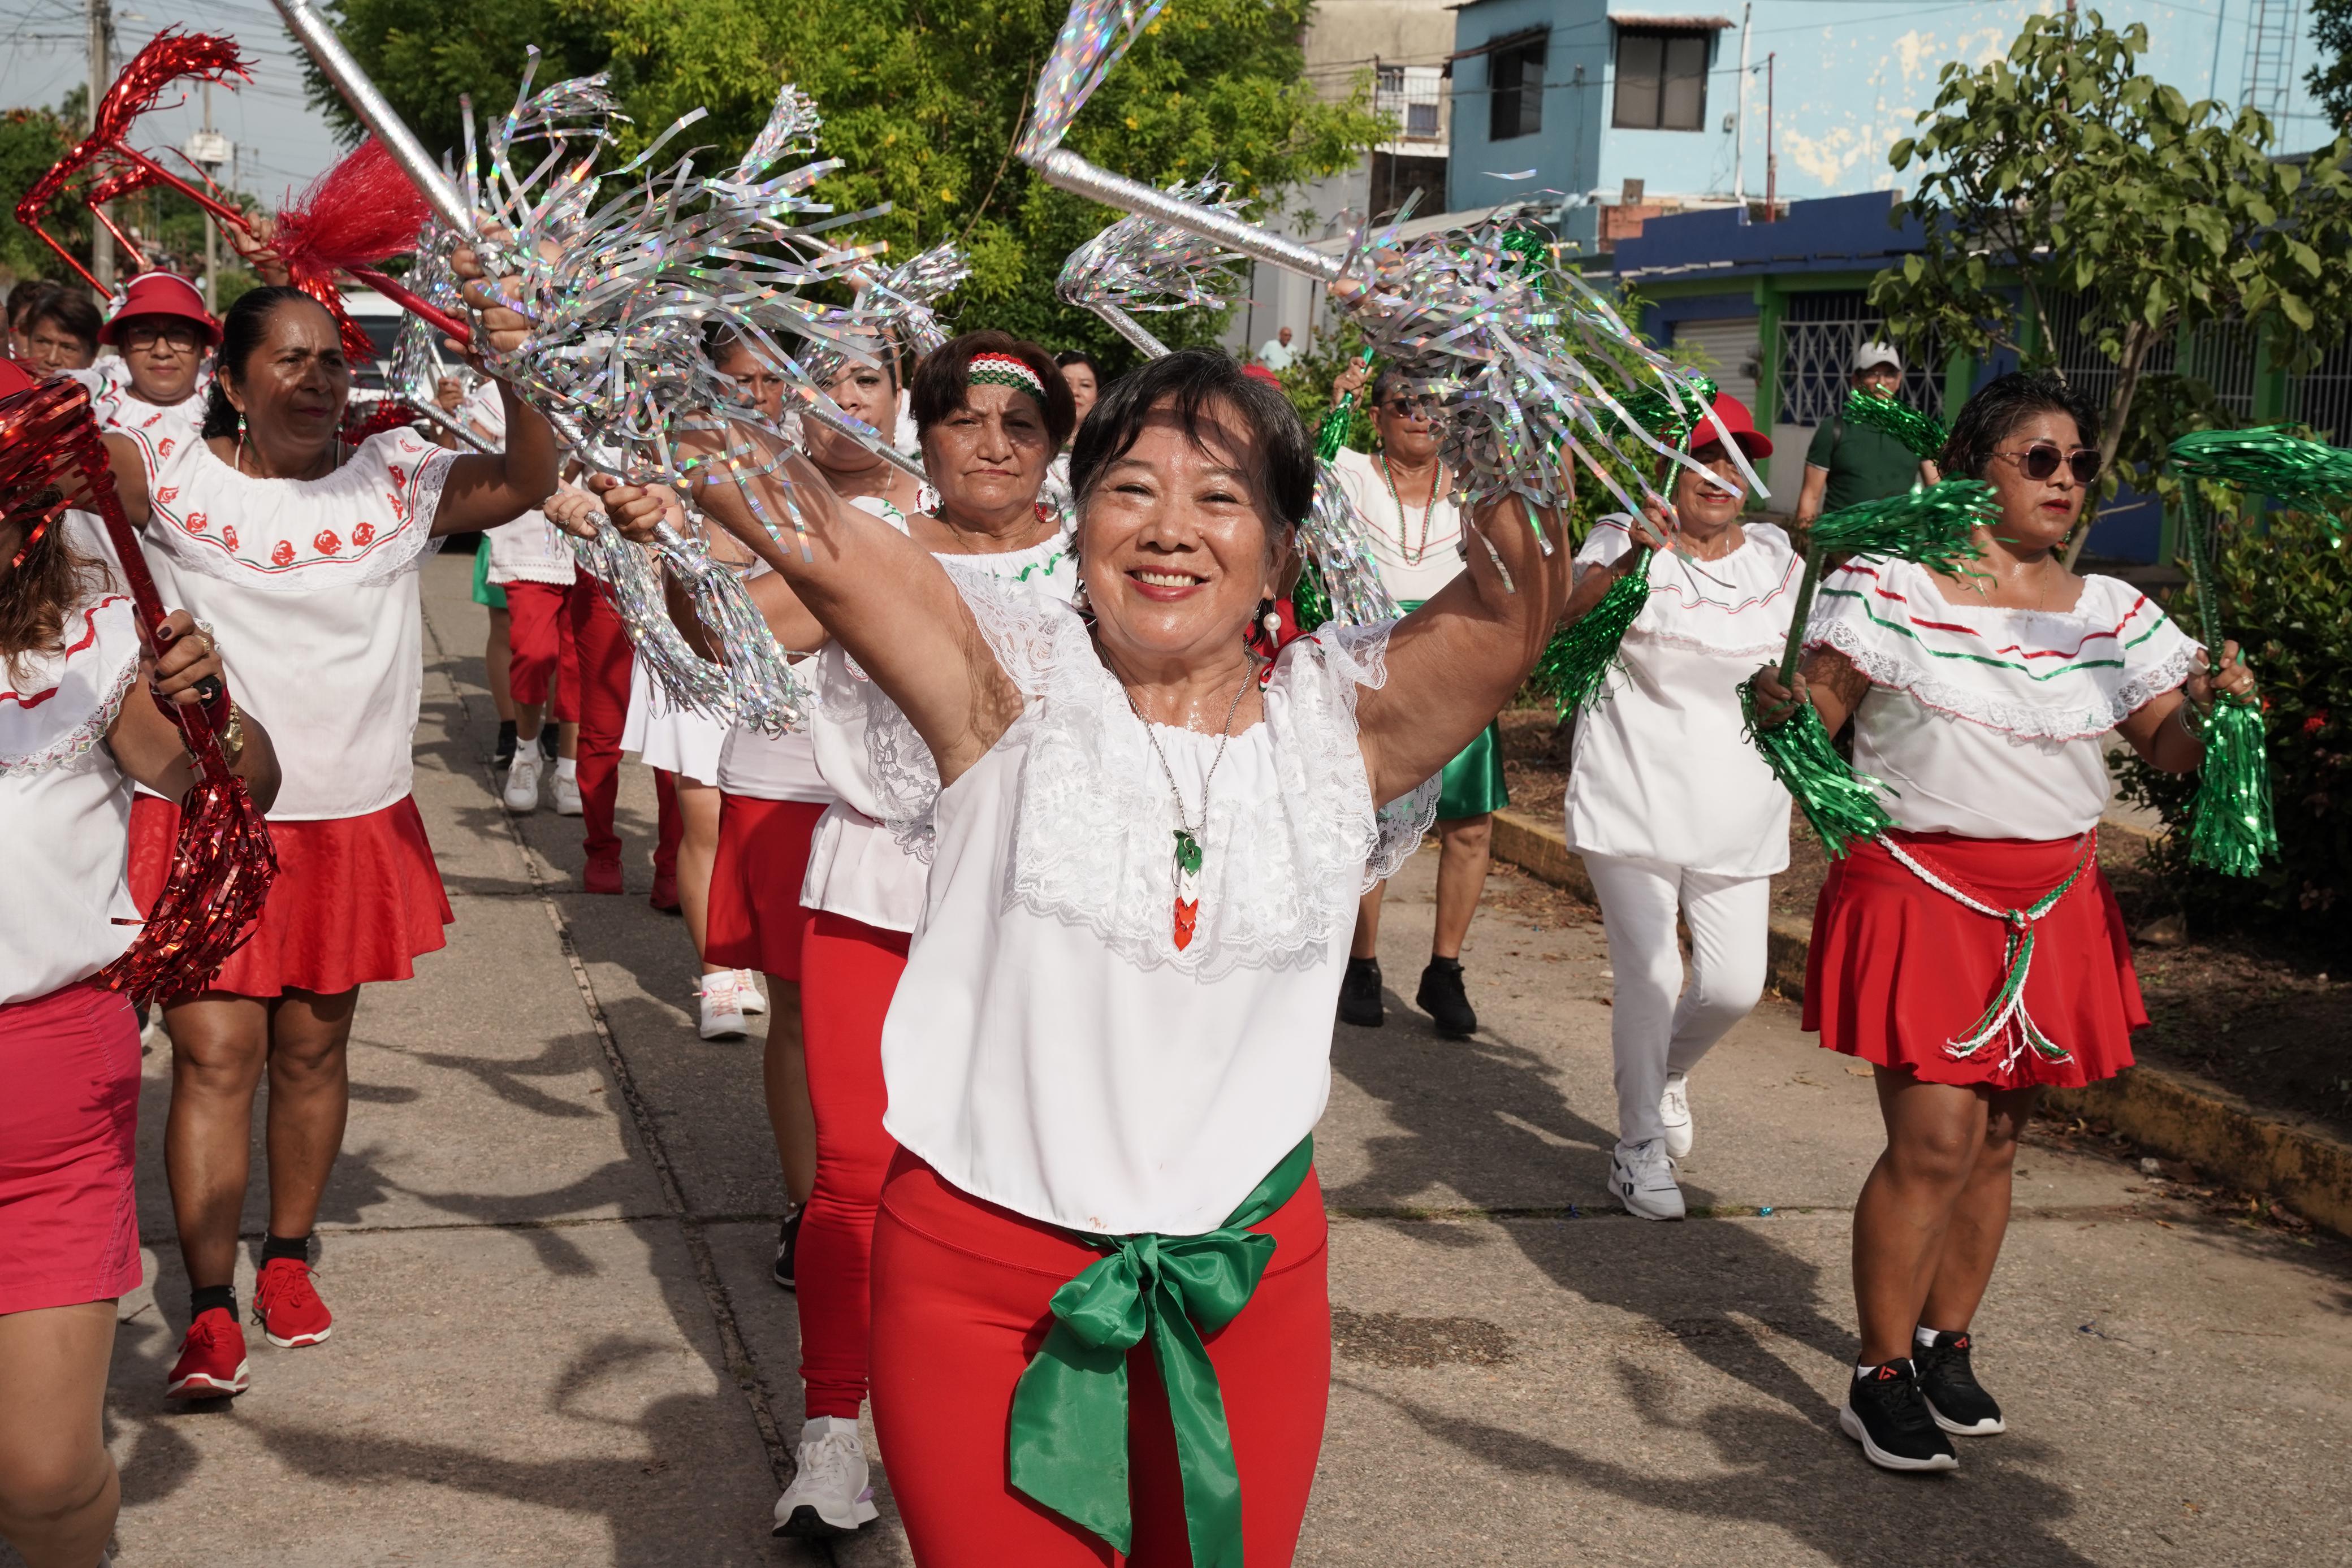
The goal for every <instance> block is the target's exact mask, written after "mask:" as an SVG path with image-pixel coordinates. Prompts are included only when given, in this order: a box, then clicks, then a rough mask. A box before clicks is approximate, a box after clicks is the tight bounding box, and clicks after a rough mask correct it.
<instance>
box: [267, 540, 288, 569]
mask: <svg viewBox="0 0 2352 1568" xmlns="http://www.w3.org/2000/svg"><path fill="white" fill-rule="evenodd" d="M269 559H270V562H271V564H273V565H276V566H291V565H293V564H294V546H293V545H292V544H291V543H290V542H289V541H288V540H285V539H279V540H278V548H277V549H273V550H271V551H270V552H269Z"/></svg>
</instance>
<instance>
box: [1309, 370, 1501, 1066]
mask: <svg viewBox="0 0 2352 1568" xmlns="http://www.w3.org/2000/svg"><path fill="white" fill-rule="evenodd" d="M1369 373H1370V372H1369V371H1367V370H1366V369H1365V367H1363V366H1362V365H1351V366H1349V368H1348V369H1347V370H1345V371H1341V372H1340V373H1339V377H1338V378H1337V379H1336V380H1335V381H1334V382H1332V385H1331V400H1332V402H1335V403H1336V402H1339V399H1340V398H1342V397H1344V396H1346V395H1347V394H1349V393H1350V392H1355V391H1357V390H1359V389H1360V388H1361V387H1362V386H1363V384H1364V378H1365V377H1366V375H1367V374H1369ZM1370 403H1371V414H1372V433H1373V434H1374V435H1376V436H1377V437H1378V438H1379V449H1378V450H1377V451H1375V452H1372V453H1370V455H1367V454H1365V453H1361V452H1350V451H1344V450H1343V451H1342V452H1341V453H1340V454H1339V457H1338V458H1337V459H1336V460H1335V462H1334V466H1335V467H1336V468H1338V470H1339V484H1340V486H1341V487H1342V488H1343V489H1345V490H1346V491H1347V492H1348V499H1349V502H1350V503H1351V504H1352V505H1353V506H1354V507H1355V508H1356V512H1357V515H1358V516H1359V517H1362V518H1363V520H1364V529H1365V532H1366V533H1367V534H1368V535H1369V536H1370V538H1371V542H1372V564H1373V565H1374V566H1375V567H1376V568H1377V569H1378V570H1379V571H1380V574H1381V583H1382V584H1383V585H1384V586H1385V587H1386V588H1387V589H1388V591H1389V592H1390V594H1391V596H1392V597H1394V598H1395V600H1396V601H1397V608H1398V609H1400V610H1402V611H1405V612H1412V611H1415V610H1418V609H1420V608H1421V607H1422V606H1423V604H1425V603H1427V602H1428V601H1430V600H1431V599H1432V598H1433V597H1434V596H1435V595H1436V593H1437V591H1438V590H1439V589H1441V588H1444V586H1445V585H1446V584H1447V583H1449V582H1451V581H1453V580H1454V579H1455V578H1456V577H1458V576H1460V575H1461V573H1462V571H1463V569H1464V567H1465V565H1466V564H1467V559H1468V558H1467V557H1466V556H1465V555H1464V553H1463V543H1464V541H1463V535H1462V516H1461V514H1460V513H1459V512H1458V511H1456V510H1455V509H1454V500H1453V497H1452V496H1451V495H1450V494H1449V492H1450V491H1451V490H1452V489H1453V487H1454V486H1453V476H1452V475H1451V474H1450V473H1448V472H1447V470H1446V466H1445V464H1444V460H1443V459H1442V458H1440V457H1439V456H1438V455H1437V444H1438V440H1439V437H1440V436H1441V435H1442V434H1444V432H1443V431H1441V430H1440V429H1439V428H1438V425H1437V422H1436V419H1435V418H1434V410H1433V407H1432V405H1431V404H1430V403H1429V402H1427V401H1426V400H1425V399H1423V398H1418V397H1414V396H1412V395H1411V394H1410V393H1409V392H1407V390H1406V387H1405V383H1404V380H1403V378H1402V377H1401V376H1399V375H1398V374H1397V373H1396V372H1395V371H1390V370H1383V371H1381V372H1380V374H1379V375H1378V376H1377V377H1374V378H1373V380H1372V390H1371V398H1370ZM1443 791H1444V792H1443V794H1442V795H1441V796H1440V798H1439V800H1438V802H1437V841H1438V859H1437V925H1436V929H1435V931H1434V932H1433V934H1432V936H1431V938H1430V944H1429V964H1428V967H1425V968H1423V970H1422V972H1421V984H1420V986H1419V988H1417V989H1416V990H1415V991H1414V993H1413V1004H1414V1005H1415V1006H1416V1007H1419V1008H1420V1009H1422V1010H1423V1012H1426V1013H1427V1014H1429V1017H1430V1020H1431V1021H1432V1022H1433V1023H1434V1024H1435V1025H1436V1026H1437V1032H1438V1033H1439V1034H1441V1035H1443V1036H1444V1037H1445V1038H1446V1039H1448V1040H1467V1039H1469V1038H1470V1037H1471V1036H1472V1035H1473V1034H1475V1033H1476V1032H1477V1030H1478V1014H1477V1012H1476V1010H1475V1009H1473V1008H1472V1007H1471V1006H1470V998H1469V996H1468V994H1467V992H1465V989H1464V988H1463V984H1462V940H1463V938H1464V937H1465V936H1468V935H1469V933H1470V917H1471V916H1472V915H1475V914H1476V913H1477V912H1478V897H1479V894H1482V893H1483V892H1485V891H1486V865H1487V853H1488V847H1489V845H1490V843H1491V842H1492V835H1493V831H1494V813H1495V811H1496V810H1498V809H1499V808H1501V807H1504V806H1507V805H1509V804H1510V797H1509V795H1508V794H1507V793H1506V792H1505V790H1504V788H1503V739H1502V731H1501V729H1500V728H1499V727H1497V726H1496V725H1493V724H1490V725H1488V726H1487V727H1486V728H1485V729H1483V730H1481V731H1479V733H1478V737H1477V738H1476V739H1475V740H1473V741H1472V742H1471V743H1470V744H1469V745H1468V746H1467V747H1465V748H1464V749H1463V752H1462V755H1460V756H1459V757H1456V758H1454V760H1453V761H1451V762H1449V763H1447V764H1446V765H1445V773H1444V780H1443ZM1380 936H1381V889H1380V888H1378V887H1375V888H1373V889H1372V891H1371V892H1370V893H1368V894H1364V900H1363V904H1362V906H1361V907H1360V909H1359V910H1358V912H1357V915H1356V936H1355V940H1354V942H1353V943H1351V944H1350V945H1349V957H1348V974H1347V978H1346V980H1345V982H1344V983H1343V984H1342V985H1341V986H1340V988H1339V1021H1340V1022H1342V1023H1351V1024H1357V1025H1360V1026H1361V1027H1364V1028H1368V1029H1378V1028H1379V1027H1380V1026H1381V1024H1382V1023H1384V1022H1386V1021H1387V1009H1385V1008H1384V1007H1383V1006H1382V1004H1381V961H1380V958H1379V956H1378V954H1379V952H1380Z"/></svg>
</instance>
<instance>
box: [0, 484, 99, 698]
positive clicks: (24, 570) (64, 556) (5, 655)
mask: <svg viewBox="0 0 2352 1568" xmlns="http://www.w3.org/2000/svg"><path fill="white" fill-rule="evenodd" d="M18 520H19V521H24V520H26V519H23V518H20V519H18ZM65 521H66V519H65V517H63V516H58V517H52V518H51V519H50V520H49V524H48V526H47V528H44V529H43V530H42V532H41V537H40V538H37V539H29V540H27V541H26V545H25V549H24V555H23V557H22V559H19V560H18V561H17V562H16V565H15V567H14V568H13V569H12V568H10V567H9V565H8V563H7V561H6V560H5V559H0V668H5V670H6V672H7V674H8V678H9V679H10V680H11V681H16V680H21V679H23V678H24V675H25V664H24V661H25V660H26V659H27V658H29V657H32V656H34V655H36V654H40V653H57V652H58V651H59V650H61V649H62V648H64V647H65V645H66V638H65V628H66V618H67V616H68V615H69V614H70V613H72V612H73V611H74V609H75V608H76V607H77V606H79V605H81V604H84V603H87V602H88V601H89V600H90V599H91V598H92V597H93V596H94V595H96V594H97V593H99V592H100V591H102V590H104V589H106V588H108V587H110V586H111V583H110V581H109V580H108V574H107V566H106V563H105V562H104V561H103V560H100V559H98V558H96V557H94V556H89V555H85V554H83V553H82V552H81V551H80V550H79V549H77V548H75V545H74V543H73V541H72V540H71V539H69V538H67V537H66V530H65Z"/></svg>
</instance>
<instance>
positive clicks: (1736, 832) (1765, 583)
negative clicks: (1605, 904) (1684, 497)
mask: <svg viewBox="0 0 2352 1568" xmlns="http://www.w3.org/2000/svg"><path fill="white" fill-rule="evenodd" d="M1631 522H1632V519H1631V518H1630V517H1627V516H1625V515H1624V514H1622V513H1620V514H1617V515H1616V516H1613V517H1602V518H1601V519H1600V520H1599V521H1598V522H1596V523H1595V524H1593V527H1592V532H1591V535H1590V536H1589V537H1588V538H1586V539H1585V541H1584V548H1583V549H1580V550H1578V551H1577V552H1576V566H1577V575H1578V576H1580V577H1581V576H1582V575H1583V574H1584V573H1585V572H1586V571H1588V570H1591V569H1592V568H1594V567H1596V566H1605V565H1609V564H1611V563H1612V562H1615V561H1616V560H1618V559H1621V558H1622V556H1623V555H1624V554H1625V552H1626V551H1627V550H1629V549H1635V548H1636V547H1635V545H1634V544H1633V535H1632V532H1631V531H1630V525H1631ZM1741 528H1742V531H1743V532H1744V533H1745V535H1746V538H1744V539H1743V540H1742V542H1741V543H1740V546H1739V548H1738V549H1735V550H1732V551H1731V552H1729V553H1728V554H1727V555H1725V556H1724V557H1723V558H1722V559H1719V560H1690V559H1685V558H1684V557H1681V556H1678V555H1674V554H1671V553H1668V552H1664V551H1661V552H1660V553H1659V554H1658V555H1657V556H1655V557H1654V559H1652V560H1651V562H1650V578H1649V581H1650V597H1649V600H1648V601H1647V602H1646V603H1644V604H1643V606H1642V612H1641V614H1640V615H1638V616H1636V617H1635V618H1634V620H1633V625H1632V626H1631V627H1629V628H1627V629H1626V632H1625V640H1624V641H1623V642H1622V643H1620V644H1619V645H1618V660H1619V663H1620V664H1622V665H1623V668H1622V670H1617V671H1612V673H1611V674H1610V676H1609V682H1608V685H1607V687H1606V688H1605V690H1606V694H1607V695H1605V696H1604V697H1603V698H1602V699H1601V702H1599V703H1598V704H1596V705H1595V706H1591V707H1590V708H1587V709H1586V710H1585V711H1584V712H1582V713H1580V714H1579V715H1578V716H1577V719H1576V758H1575V761H1574V762H1573V763H1572V764H1571V765H1570V772H1569V779H1568V802H1567V818H1568V841H1569V844H1570V847H1571V848H1574V849H1576V850H1579V851H1591V852H1597V853H1601V854H1609V855H1622V856H1626V857H1628V858H1630V859H1637V860H1655V861H1664V862H1666V863H1667V864H1669V865H1675V866H1680V867H1683V868H1684V869H1685V870H1689V871H1696V872H1704V873H1708V874H1710V875H1715V876H1769V875H1771V874H1772V873H1775V872H1779V871H1783V870H1785V869H1787V867H1788V864H1789V792H1788V791H1787V790H1786V789H1782V788H1781V787H1780V781H1779V780H1778V779H1774V778H1773V777H1772V770H1771V768H1769V767H1767V766H1766V765H1765V762H1764V758H1763V756H1762V755H1761V754H1760V753H1759V752H1758V751H1757V749H1756V748H1755V747H1753V746H1751V745H1749V744H1748V739H1747V737H1746V736H1745V734H1744V733H1743V729H1744V727H1745V724H1746V719H1745V717H1744V716H1743V715H1742V714H1741V713H1740V711H1739V686H1740V683H1741V682H1743V681H1745V680H1747V679H1748V676H1750V675H1752V674H1755V673H1756V669H1757V666H1758V665H1759V664H1769V663H1772V662H1774V661H1776V660H1778V659H1779V658H1780V653H1781V651H1782V650H1783V648H1785V647H1786V646H1787V643H1788V640H1789V621H1790V617H1791V616H1792V615H1793V614H1794V613H1795V599H1796V591H1797V580H1798V578H1799V576H1800V575H1801V572H1802V570H1803V567H1802V563H1801V561H1800V560H1799V559H1798V558H1797V552H1796V550H1795V549H1793V548H1791V547H1790V543H1789V536H1788V535H1786V534H1784V533H1782V532H1781V531H1780V529H1779V528H1775V527H1773V526H1772V525H1771V524H1770V523H1745V524H1743V525H1741Z"/></svg>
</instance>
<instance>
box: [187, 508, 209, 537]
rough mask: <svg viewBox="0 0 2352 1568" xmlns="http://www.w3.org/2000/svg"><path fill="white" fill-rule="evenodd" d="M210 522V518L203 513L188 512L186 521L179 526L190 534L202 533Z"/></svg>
mask: <svg viewBox="0 0 2352 1568" xmlns="http://www.w3.org/2000/svg"><path fill="white" fill-rule="evenodd" d="M211 524H212V518H210V517H206V516H205V514H204V513H202V512H190V513H189V514H188V518H187V521H186V522H184V523H183V524H182V525H181V527H183V528H186V529H187V530H188V531H189V532H190V533H192V534H200V533H203V532H204V531H205V528H208V527H210V526H211Z"/></svg>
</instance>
